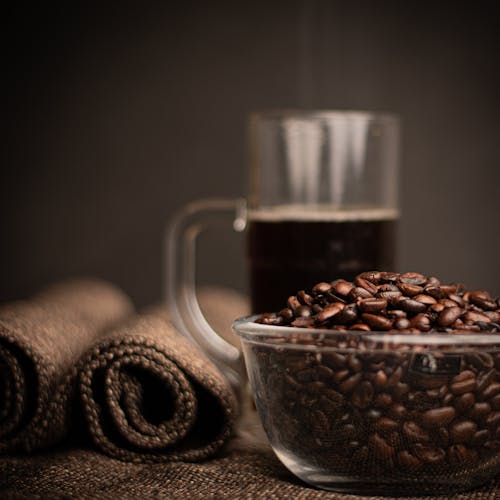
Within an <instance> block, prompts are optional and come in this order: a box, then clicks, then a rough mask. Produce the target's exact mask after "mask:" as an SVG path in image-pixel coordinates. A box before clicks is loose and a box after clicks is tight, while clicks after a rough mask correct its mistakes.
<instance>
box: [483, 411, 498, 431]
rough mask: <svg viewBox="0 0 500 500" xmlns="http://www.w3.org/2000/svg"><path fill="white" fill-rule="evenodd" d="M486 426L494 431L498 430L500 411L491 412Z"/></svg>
mask: <svg viewBox="0 0 500 500" xmlns="http://www.w3.org/2000/svg"><path fill="white" fill-rule="evenodd" d="M485 424H486V425H487V426H488V427H490V428H493V429H496V428H497V427H498V426H499V425H500V411H493V412H491V413H490V414H489V415H488V416H487V417H486V420H485Z"/></svg>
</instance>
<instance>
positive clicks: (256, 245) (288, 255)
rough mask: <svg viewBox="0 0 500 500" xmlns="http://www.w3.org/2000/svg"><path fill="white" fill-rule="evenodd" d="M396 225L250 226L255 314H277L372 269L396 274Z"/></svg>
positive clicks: (386, 222)
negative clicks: (300, 295)
mask: <svg viewBox="0 0 500 500" xmlns="http://www.w3.org/2000/svg"><path fill="white" fill-rule="evenodd" d="M396 227H397V222H396V220H394V219H383V220H358V221H351V220H349V221H326V222H323V221H319V222H317V221H302V220H301V221H288V220H286V221H262V220H251V221H250V223H249V239H248V258H249V268H250V293H251V300H252V311H253V312H254V313H262V312H271V311H278V310H280V309H282V308H283V307H284V306H285V305H286V300H287V298H288V297H289V296H290V295H292V294H295V293H297V291H298V290H308V289H309V290H310V289H311V288H312V286H313V285H314V284H315V283H318V282H319V281H332V280H334V279H337V278H344V279H347V280H349V281H352V280H353V279H354V277H355V276H356V275H357V274H359V273H361V272H363V271H370V270H374V269H378V270H382V271H394V270H395V269H394V267H395V259H396V255H395V247H396Z"/></svg>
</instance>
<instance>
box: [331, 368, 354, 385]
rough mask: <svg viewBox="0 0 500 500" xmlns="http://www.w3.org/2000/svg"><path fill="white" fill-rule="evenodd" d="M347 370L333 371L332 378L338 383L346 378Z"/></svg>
mask: <svg viewBox="0 0 500 500" xmlns="http://www.w3.org/2000/svg"><path fill="white" fill-rule="evenodd" d="M349 373H350V372H349V370H339V371H337V372H334V374H333V375H332V378H333V380H334V381H335V382H337V383H340V382H341V381H342V380H344V379H346V378H347V377H348V376H349Z"/></svg>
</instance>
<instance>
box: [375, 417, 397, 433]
mask: <svg viewBox="0 0 500 500" xmlns="http://www.w3.org/2000/svg"><path fill="white" fill-rule="evenodd" d="M373 428H374V429H375V430H376V431H377V432H378V433H379V434H382V435H384V434H390V433H391V432H394V431H397V430H399V423H398V422H396V421H395V420H392V419H390V418H387V417H382V418H379V419H378V420H377V422H375V425H374V426H373Z"/></svg>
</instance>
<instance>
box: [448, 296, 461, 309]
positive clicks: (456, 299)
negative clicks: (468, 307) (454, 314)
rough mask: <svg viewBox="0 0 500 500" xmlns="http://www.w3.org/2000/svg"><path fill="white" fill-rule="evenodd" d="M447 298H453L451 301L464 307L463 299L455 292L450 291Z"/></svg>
mask: <svg viewBox="0 0 500 500" xmlns="http://www.w3.org/2000/svg"><path fill="white" fill-rule="evenodd" d="M448 298H449V299H450V300H453V302H456V303H457V305H458V307H462V308H463V307H465V300H464V299H463V298H462V297H460V295H457V294H456V293H450V294H449V295H448Z"/></svg>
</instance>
